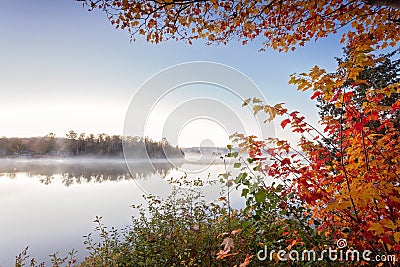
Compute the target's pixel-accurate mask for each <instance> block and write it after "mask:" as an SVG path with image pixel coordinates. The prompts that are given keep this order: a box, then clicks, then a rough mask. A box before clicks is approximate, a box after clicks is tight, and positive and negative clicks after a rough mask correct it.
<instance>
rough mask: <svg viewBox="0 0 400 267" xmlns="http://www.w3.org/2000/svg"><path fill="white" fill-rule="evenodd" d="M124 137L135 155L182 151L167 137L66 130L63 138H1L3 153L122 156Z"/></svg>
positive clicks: (158, 154) (49, 136) (175, 154)
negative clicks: (129, 135)
mask: <svg viewBox="0 0 400 267" xmlns="http://www.w3.org/2000/svg"><path fill="white" fill-rule="evenodd" d="M123 140H125V143H126V144H127V145H129V147H130V148H133V149H134V150H135V154H136V155H137V156H138V157H141V156H146V155H148V156H149V157H152V158H162V157H165V155H166V154H168V155H174V156H182V152H181V150H180V149H179V148H178V147H177V146H173V145H171V144H170V143H169V141H168V140H167V139H166V138H163V139H162V140H161V141H154V140H152V139H150V138H148V137H137V136H135V137H126V138H125V139H124V137H122V136H121V135H108V134H105V133H101V134H97V135H95V134H88V135H87V134H85V133H77V132H75V131H73V130H71V131H68V132H67V133H66V136H65V137H57V136H56V135H55V134H54V133H49V134H47V135H45V136H42V137H23V138H20V137H11V138H8V137H0V155H2V156H11V155H14V156H18V155H19V156H44V155H48V156H84V155H92V156H122V155H123V148H122V147H123V146H122V143H123Z"/></svg>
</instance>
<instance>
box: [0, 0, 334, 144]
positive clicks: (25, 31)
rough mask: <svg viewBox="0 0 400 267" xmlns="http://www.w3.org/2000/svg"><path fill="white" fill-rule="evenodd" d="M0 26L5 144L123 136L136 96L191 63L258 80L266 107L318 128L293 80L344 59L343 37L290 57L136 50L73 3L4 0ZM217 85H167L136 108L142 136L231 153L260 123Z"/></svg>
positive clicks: (172, 47) (194, 49)
mask: <svg viewBox="0 0 400 267" xmlns="http://www.w3.org/2000/svg"><path fill="white" fill-rule="evenodd" d="M0 25H1V26H0V38H1V42H0V125H1V127H0V136H7V137H12V136H17V137H23V136H43V135H45V134H47V133H50V132H53V133H55V134H56V135H57V136H65V133H66V132H67V131H69V130H71V129H73V130H75V131H77V132H79V133H80V132H85V133H94V134H97V133H107V134H123V133H124V128H126V125H125V122H126V121H128V120H127V119H126V118H127V114H128V111H129V109H130V105H132V103H134V102H135V94H136V95H137V92H138V91H140V90H143V87H145V86H144V85H146V83H147V82H148V81H149V80H151V79H152V77H153V78H154V77H157V75H158V73H160V72H162V71H163V70H164V69H166V68H171V67H172V66H174V65H176V64H182V63H186V62H193V61H201V62H208V61H211V62H216V63H218V64H222V65H224V66H226V67H227V68H233V69H235V70H237V71H238V73H240V74H238V76H237V77H241V78H243V79H245V78H246V77H247V78H248V79H250V80H251V81H252V82H254V84H255V85H256V86H257V88H259V90H260V92H261V93H262V94H263V95H264V96H265V99H266V100H267V101H268V103H270V104H274V103H279V102H285V103H286V105H287V107H288V108H289V110H298V111H300V112H302V113H303V114H305V115H306V117H307V118H308V121H310V122H311V123H313V124H316V123H317V121H318V117H317V113H316V112H317V111H316V108H315V103H314V102H312V101H311V100H310V95H311V93H310V92H306V93H304V92H298V91H296V88H295V87H294V86H289V85H288V80H289V76H290V74H292V73H295V72H296V73H301V72H305V71H308V70H309V69H310V68H311V67H313V66H314V65H318V66H320V67H323V68H326V69H327V70H328V71H333V70H334V69H335V68H336V61H335V59H334V57H338V56H341V55H342V48H341V45H340V44H339V40H340V35H334V36H330V37H329V38H326V39H322V40H319V41H317V42H314V41H312V42H310V43H308V44H307V45H306V46H305V47H300V48H299V49H297V50H296V51H295V52H290V53H278V52H277V51H273V50H272V49H267V51H266V52H258V49H259V48H261V45H260V42H259V41H256V42H253V43H250V44H249V45H246V46H242V45H241V44H240V43H239V42H236V41H233V42H231V43H229V44H228V45H226V46H224V45H220V46H206V45H204V44H203V42H201V41H199V42H194V44H193V45H189V44H185V43H182V42H176V41H168V42H164V43H161V44H150V43H146V42H145V41H144V40H142V39H141V38H140V37H138V38H137V41H136V42H134V43H130V41H129V34H128V33H127V32H124V31H121V30H117V29H115V28H114V27H113V26H111V24H110V23H109V21H108V20H107V18H106V16H105V14H104V13H102V12H99V11H96V12H88V11H87V10H86V9H85V8H83V7H82V5H81V4H80V3H78V2H75V1H73V0H58V1H54V0H35V1H31V0H20V1H14V0H3V1H2V5H1V8H0ZM179 75H180V74H179V73H174V74H173V75H172V76H173V77H172V78H173V79H175V78H176V79H177V80H179V78H180V77H179ZM237 77H236V78H237ZM236 78H233V82H235V81H236V80H235V79H236ZM229 79H231V78H229V77H228V78H227V80H229ZM237 79H239V78H237ZM229 82H232V81H229ZM160 86H161V85H160ZM217 87H218V86H214V85H212V84H205V85H202V84H187V85H183V86H181V87H179V90H180V91H179V90H178V91H168V90H167V89H170V88H165V94H164V95H160V96H159V101H158V100H157V101H153V100H146V98H145V99H144V101H150V102H151V103H150V104H151V105H152V107H153V108H152V109H151V112H150V113H148V111H145V113H146V112H147V113H146V114H139V113H140V112H142V111H136V113H134V115H131V117H130V119H132V120H129V123H133V124H134V123H135V118H134V117H135V116H136V115H137V116H145V117H146V119H147V122H148V124H146V125H148V127H147V126H146V127H147V128H146V129H145V131H144V133H145V134H146V135H148V136H150V137H151V138H153V139H159V138H161V137H163V135H164V134H165V132H163V129H166V128H174V129H175V130H174V131H173V134H172V135H174V134H175V135H176V136H175V137H174V136H171V137H168V138H169V139H174V142H173V143H174V144H178V145H180V146H183V147H190V146H199V145H200V144H201V143H207V144H213V145H216V146H224V145H225V144H226V142H228V141H229V140H228V136H229V134H231V133H232V132H231V129H235V128H238V129H241V128H240V127H241V126H243V127H245V125H251V124H252V123H253V121H252V120H254V118H252V117H251V116H249V115H248V114H247V115H243V117H241V118H239V119H237V118H238V116H239V115H238V114H242V113H243V114H245V113H246V112H245V111H243V112H242V110H243V108H242V107H241V101H238V98H237V97H236V96H235V95H234V94H233V93H232V92H231V91H226V90H225V91H224V90H220V89H218V88H217ZM214 89H215V90H214ZM154 90H155V91H156V89H154ZM155 91H154V92H155ZM147 92H148V93H149V95H150V94H151V93H152V92H153V88H150V89H147V91H145V92H141V93H142V94H143V95H144V96H146V93H147ZM154 92H153V93H154ZM174 92H175V93H174ZM149 99H150V98H149ZM201 99H203V100H204V99H208V100H207V101H208V102H207V101H206V102H201V101H203V100H201ZM239 100H240V99H239ZM185 103H186V106H187V107H186V109H183V111H181V113H178V114H184V113H185V114H186V115H187V114H192V115H191V117H190V116H189V117H188V116H186V117H185V118H186V121H183V120H182V119H181V118H180V119H176V118H175V119H170V117H171V116H178V115H176V114H177V112H176V111H178V110H180V109H181V108H182V107H183V106H184V105H185ZM216 103H217V104H216ZM218 103H219V104H218ZM209 104H210V105H216V106H218V105H220V107H221V110H225V111H223V112H226V113H224V115H223V116H221V114H222V113H221V112H222V111H221V112H220V110H219V109H218V108H216V109H215V110H214V113H210V114H211V115H210V114H208V115H207V116H204V114H203V113H204V112H202V111H200V110H201V109H202V110H207V111H210V110H212V108H209V106H208V105H209ZM136 110H137V109H136ZM229 110H230V111H229ZM135 114H136V115H135ZM218 114H219V115H218ZM132 116H133V118H132ZM178 117H179V116H178ZM221 117H223V118H224V119H220V118H221ZM229 118H232V119H231V120H229ZM167 122H168V123H170V125H167ZM178 122H179V123H178ZM174 123H177V124H176V125H175V124H174ZM275 130H276V134H278V135H279V134H280V135H282V134H284V133H283V132H282V131H280V130H279V129H278V128H276V129H275ZM250 131H251V130H250Z"/></svg>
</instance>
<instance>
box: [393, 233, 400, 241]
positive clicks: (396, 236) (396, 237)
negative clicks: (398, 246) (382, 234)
mask: <svg viewBox="0 0 400 267" xmlns="http://www.w3.org/2000/svg"><path fill="white" fill-rule="evenodd" d="M393 237H394V241H396V243H399V242H400V232H397V233H394V235H393Z"/></svg>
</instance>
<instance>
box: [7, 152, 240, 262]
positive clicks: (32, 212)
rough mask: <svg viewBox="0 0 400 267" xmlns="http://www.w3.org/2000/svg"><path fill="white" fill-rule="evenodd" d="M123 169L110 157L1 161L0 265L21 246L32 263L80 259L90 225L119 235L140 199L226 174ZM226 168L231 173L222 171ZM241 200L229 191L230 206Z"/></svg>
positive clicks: (174, 166) (138, 163) (218, 163)
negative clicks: (183, 181)
mask: <svg viewBox="0 0 400 267" xmlns="http://www.w3.org/2000/svg"><path fill="white" fill-rule="evenodd" d="M134 161H135V162H131V163H129V169H130V170H131V171H130V172H129V170H128V167H127V165H126V163H125V160H124V159H113V158H97V159H95V158H71V159H66V158H52V159H48V158H46V159H32V158H27V159H21V158H18V159H5V158H0V214H1V217H0V231H1V240H0V266H1V267H7V266H13V264H14V260H15V256H17V255H18V254H19V253H20V252H21V251H22V250H23V249H24V248H25V247H26V246H29V253H28V254H29V255H31V256H33V257H35V259H36V260H37V261H38V262H42V261H44V262H46V263H48V262H49V257H48V255H49V254H53V253H55V252H59V253H60V255H62V256H66V255H67V252H68V251H70V250H71V249H72V248H74V249H75V250H78V254H77V256H78V260H81V259H82V258H83V257H84V256H85V255H86V252H85V249H84V245H83V241H84V238H83V236H84V235H87V234H89V233H91V232H94V228H95V224H94V223H93V220H94V219H95V217H96V216H102V217H103V222H104V223H105V224H106V225H107V226H108V227H112V226H114V227H116V228H123V227H124V226H126V225H129V224H130V221H131V220H130V219H131V216H132V215H134V211H133V209H132V208H131V207H130V206H131V205H132V204H139V203H144V201H143V198H142V195H143V194H148V193H151V194H155V195H160V196H164V197H165V196H167V195H168V194H169V192H170V191H171V188H172V185H171V184H169V183H168V182H167V180H169V179H171V178H175V179H178V178H180V177H181V176H183V175H184V173H185V172H186V173H187V174H188V179H196V178H198V177H200V178H202V179H203V178H207V177H208V178H207V179H216V178H217V177H218V174H220V173H223V172H224V171H225V165H224V164H223V162H222V160H219V159H217V160H215V161H213V164H211V165H209V164H206V162H205V163H202V162H198V161H184V162H174V163H171V162H168V161H166V160H161V159H159V160H155V161H153V162H152V164H151V165H149V164H146V162H145V161H144V160H143V161H142V160H140V159H136V160H134ZM228 167H229V166H228ZM220 190H221V188H220V185H219V184H214V185H206V186H204V187H202V191H203V193H204V195H205V197H206V199H207V200H208V201H213V200H215V199H217V198H218V197H219V196H220ZM239 195H240V193H239V192H236V191H233V192H232V199H233V201H232V205H233V206H234V207H242V206H243V205H244V200H242V199H241V198H240V197H239Z"/></svg>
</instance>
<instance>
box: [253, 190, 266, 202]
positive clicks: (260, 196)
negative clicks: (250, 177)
mask: <svg viewBox="0 0 400 267" xmlns="http://www.w3.org/2000/svg"><path fill="white" fill-rule="evenodd" d="M266 196H267V190H265V189H260V190H259V191H258V192H257V193H255V195H254V197H255V198H256V202H258V203H261V202H265V198H266Z"/></svg>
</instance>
